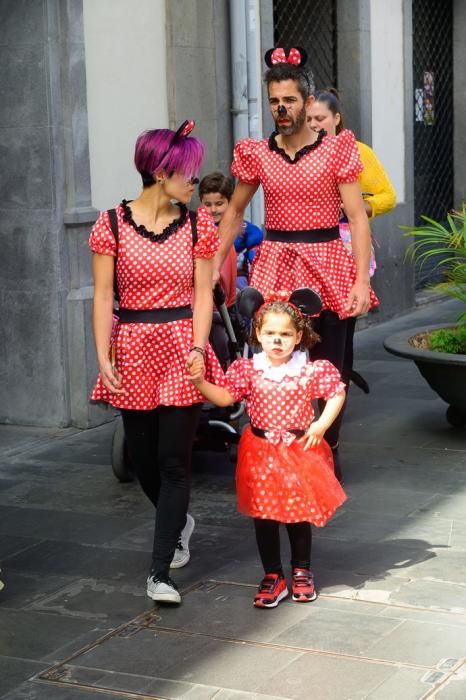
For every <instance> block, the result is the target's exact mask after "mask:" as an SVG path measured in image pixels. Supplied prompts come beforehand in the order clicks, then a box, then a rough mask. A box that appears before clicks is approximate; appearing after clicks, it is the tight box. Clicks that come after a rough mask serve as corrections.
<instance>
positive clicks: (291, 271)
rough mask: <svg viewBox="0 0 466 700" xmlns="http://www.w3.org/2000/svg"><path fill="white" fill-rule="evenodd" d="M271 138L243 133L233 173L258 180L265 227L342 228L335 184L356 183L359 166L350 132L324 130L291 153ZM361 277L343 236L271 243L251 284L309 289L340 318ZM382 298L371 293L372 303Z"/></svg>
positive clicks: (261, 287)
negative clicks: (293, 155) (244, 137)
mask: <svg viewBox="0 0 466 700" xmlns="http://www.w3.org/2000/svg"><path fill="white" fill-rule="evenodd" d="M276 136H277V134H276V132H274V133H272V135H271V136H270V138H269V139H263V140H261V141H254V140H253V139H245V140H243V141H240V142H239V143H237V144H236V146H235V150H234V160H233V165H232V173H233V175H235V176H236V177H237V178H238V179H239V180H240V181H242V182H245V183H246V184H250V185H257V184H261V185H262V187H263V189H264V196H265V211H266V216H265V226H266V229H267V230H278V231H281V232H284V237H286V232H287V231H310V230H313V229H329V228H333V227H338V222H339V218H340V207H341V198H340V192H339V189H338V185H339V184H341V183H346V182H356V181H357V180H358V177H359V174H360V172H361V170H362V164H361V160H360V157H359V153H358V149H357V146H356V140H355V138H354V135H353V134H352V132H350V131H348V130H344V131H342V132H341V133H340V134H339V135H338V136H329V135H327V134H326V132H325V131H324V130H321V131H320V132H319V135H318V138H317V140H316V141H315V143H313V144H311V145H309V146H305V147H304V148H302V149H301V150H300V151H298V153H296V156H295V158H294V159H291V158H290V157H289V156H288V154H287V153H286V152H285V151H284V150H283V149H282V148H280V147H279V146H278V145H277V142H276ZM355 279H356V266H355V263H354V260H353V259H352V257H351V255H350V254H349V253H348V251H347V250H346V249H345V246H344V244H343V242H342V241H341V240H340V238H339V237H338V236H337V237H336V239H335V240H330V241H326V242H313V243H288V242H282V241H270V240H269V241H268V240H267V238H266V240H265V241H264V242H263V243H262V244H261V246H260V247H259V250H258V252H257V254H256V256H255V258H254V262H253V267H252V271H251V280H250V283H251V285H252V286H253V287H256V288H257V289H259V290H260V291H261V292H262V293H263V294H265V293H268V292H278V291H282V290H284V291H287V292H292V291H293V290H294V289H298V288H299V287H311V288H312V289H314V290H315V291H316V292H317V293H318V294H319V295H320V296H321V298H322V303H323V308H324V309H328V310H330V311H334V312H335V313H337V314H338V316H339V317H340V318H341V319H343V318H347V317H348V315H349V312H348V311H347V310H346V308H345V307H346V304H347V299H348V295H349V292H350V290H351V288H352V286H353V284H354V282H355ZM377 304H378V300H377V297H376V296H375V294H374V292H373V291H371V307H373V306H376V305H377Z"/></svg>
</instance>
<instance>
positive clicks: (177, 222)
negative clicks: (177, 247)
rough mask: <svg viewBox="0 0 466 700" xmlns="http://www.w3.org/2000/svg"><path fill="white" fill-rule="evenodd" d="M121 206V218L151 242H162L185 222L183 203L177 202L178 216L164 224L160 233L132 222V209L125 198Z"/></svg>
mask: <svg viewBox="0 0 466 700" xmlns="http://www.w3.org/2000/svg"><path fill="white" fill-rule="evenodd" d="M121 206H122V208H123V220H124V221H126V222H127V223H128V224H130V226H132V227H133V228H134V230H135V231H136V233H139V235H140V236H143V238H148V239H149V240H150V241H152V242H153V243H163V242H164V241H166V240H167V238H170V236H172V235H173V234H174V233H176V232H177V231H178V229H180V228H181V227H182V226H183V225H184V223H185V222H186V217H187V216H188V209H187V207H185V205H184V204H178V206H179V207H180V215H179V217H178V218H177V219H174V221H172V222H171V224H168V226H165V228H164V229H163V231H162V232H161V233H154V231H149V230H148V229H147V228H146V227H145V226H143V225H142V224H141V225H139V226H138V224H136V223H135V222H134V219H133V214H132V211H131V209H130V208H129V202H128V201H127V200H126V199H124V200H123V201H122V203H121Z"/></svg>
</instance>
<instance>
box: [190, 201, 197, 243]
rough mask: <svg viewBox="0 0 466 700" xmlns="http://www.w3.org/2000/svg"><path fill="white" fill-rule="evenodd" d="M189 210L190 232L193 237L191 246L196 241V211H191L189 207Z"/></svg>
mask: <svg viewBox="0 0 466 700" xmlns="http://www.w3.org/2000/svg"><path fill="white" fill-rule="evenodd" d="M188 211H189V218H190V219H191V233H192V237H193V248H194V246H195V245H196V243H197V212H195V211H192V210H191V209H189V210H188Z"/></svg>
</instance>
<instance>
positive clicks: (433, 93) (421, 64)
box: [413, 0, 454, 287]
mask: <svg viewBox="0 0 466 700" xmlns="http://www.w3.org/2000/svg"><path fill="white" fill-rule="evenodd" d="M413 89H414V95H413V98H414V104H413V117H414V129H413V132H414V208H415V218H416V225H418V226H419V225H421V224H422V223H423V220H422V219H421V218H420V217H421V215H422V214H424V215H425V216H428V217H430V218H432V219H436V220H438V221H444V220H445V219H446V214H447V212H448V210H449V209H451V208H452V206H453V187H454V182H453V175H454V173H453V123H454V122H453V119H454V114H453V89H454V86H453V3H452V0H442V1H441V2H438V0H413ZM435 262H437V261H436V260H435V259H432V261H431V264H427V263H426V264H425V265H423V266H422V268H420V269H417V271H416V283H417V286H418V287H423V286H425V285H426V284H427V283H429V282H432V281H433V274H432V268H433V267H434V264H435Z"/></svg>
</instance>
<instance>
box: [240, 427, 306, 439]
mask: <svg viewBox="0 0 466 700" xmlns="http://www.w3.org/2000/svg"><path fill="white" fill-rule="evenodd" d="M270 430H273V428H270ZM283 430H284V431H286V432H287V433H292V434H293V435H296V437H302V436H303V435H304V434H305V432H306V431H305V430H299V428H284V429H283ZM251 432H252V433H253V434H254V435H256V436H257V437H261V438H265V434H266V433H267V432H268V431H267V430H262V428H256V426H255V425H252V424H251Z"/></svg>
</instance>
